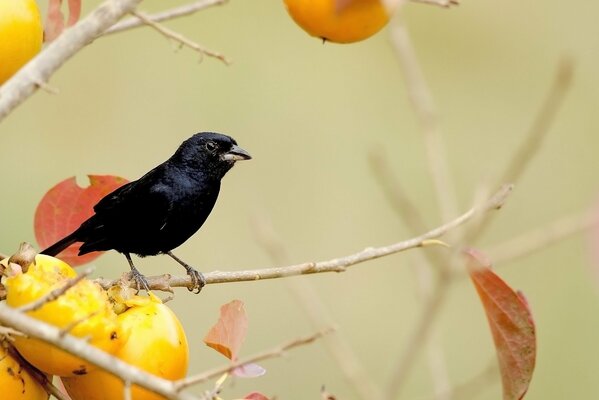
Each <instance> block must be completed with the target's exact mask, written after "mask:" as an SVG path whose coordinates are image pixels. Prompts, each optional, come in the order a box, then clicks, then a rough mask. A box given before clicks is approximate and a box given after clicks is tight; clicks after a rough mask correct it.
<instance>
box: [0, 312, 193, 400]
mask: <svg viewBox="0 0 599 400" xmlns="http://www.w3.org/2000/svg"><path fill="white" fill-rule="evenodd" d="M0 324H4V325H8V326H11V327H13V328H15V329H17V330H19V331H21V332H23V333H25V334H27V335H28V336H29V337H33V338H36V339H40V340H43V341H44V342H46V343H50V344H52V345H54V346H57V347H58V348H60V349H62V350H65V351H67V352H68V353H70V354H74V355H76V356H77V357H79V358H81V359H83V360H85V361H87V362H90V363H92V364H94V365H96V366H98V367H100V368H102V369H104V370H106V371H108V372H110V373H111V374H114V375H116V376H118V377H119V378H120V379H122V380H124V381H127V380H128V381H130V382H132V383H133V384H136V385H139V386H142V387H144V388H146V389H148V390H151V391H152V392H155V393H158V394H160V395H162V396H165V397H166V398H168V399H176V400H194V399H196V397H195V396H192V395H190V394H187V393H180V392H179V391H178V390H176V389H175V386H174V383H173V382H172V381H169V380H166V379H162V378H160V377H158V376H155V375H152V374H149V373H147V372H145V371H142V370H140V369H139V368H136V367H133V366H132V365H129V364H127V363H125V362H123V361H121V360H119V359H118V358H116V357H113V356H111V355H109V354H107V353H105V352H104V351H102V350H100V349H98V348H96V347H94V346H91V345H90V344H88V343H87V342H86V341H85V340H83V339H79V338H76V337H74V336H72V335H69V334H67V335H64V334H63V333H62V332H61V330H60V329H58V328H56V327H55V326H52V325H49V324H47V323H45V322H42V321H39V320H37V319H34V318H32V317H30V316H28V315H27V314H24V313H22V312H20V311H18V310H16V309H14V308H11V307H9V306H7V305H6V304H5V303H0Z"/></svg>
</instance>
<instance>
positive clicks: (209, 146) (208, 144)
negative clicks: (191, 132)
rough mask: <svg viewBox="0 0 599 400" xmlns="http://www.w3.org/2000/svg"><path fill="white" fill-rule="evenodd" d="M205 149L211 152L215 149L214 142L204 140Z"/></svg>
mask: <svg viewBox="0 0 599 400" xmlns="http://www.w3.org/2000/svg"><path fill="white" fill-rule="evenodd" d="M206 150H208V151H210V152H212V151H214V150H216V143H214V142H206Z"/></svg>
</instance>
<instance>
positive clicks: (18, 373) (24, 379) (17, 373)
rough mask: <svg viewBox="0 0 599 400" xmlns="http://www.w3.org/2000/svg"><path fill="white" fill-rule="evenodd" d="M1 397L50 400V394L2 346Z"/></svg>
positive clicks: (0, 369)
mask: <svg viewBox="0 0 599 400" xmlns="http://www.w3.org/2000/svg"><path fill="white" fill-rule="evenodd" d="M0 393H1V394H0V397H1V398H3V399H10V400H48V397H50V395H49V394H48V393H47V392H46V390H45V389H44V388H43V387H42V385H40V384H39V383H38V381H37V380H36V379H35V378H34V377H33V376H32V375H31V374H30V373H29V371H28V370H27V369H25V368H24V367H23V366H22V365H21V364H19V361H17V360H16V359H15V358H13V357H12V356H11V355H10V354H9V353H8V351H7V350H6V349H5V348H4V347H2V346H0Z"/></svg>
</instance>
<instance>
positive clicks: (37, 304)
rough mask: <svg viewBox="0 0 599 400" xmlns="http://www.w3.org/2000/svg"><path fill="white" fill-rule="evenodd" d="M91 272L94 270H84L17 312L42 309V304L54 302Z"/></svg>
mask: <svg viewBox="0 0 599 400" xmlns="http://www.w3.org/2000/svg"><path fill="white" fill-rule="evenodd" d="M93 270H94V269H93V268H87V269H85V270H84V271H82V272H81V273H80V274H79V275H77V276H76V277H75V278H73V279H68V280H67V281H66V282H65V283H64V284H63V285H62V286H61V287H59V288H56V289H54V290H52V291H50V292H48V293H46V294H45V295H44V296H42V297H40V298H39V299H37V300H35V301H32V302H31V303H29V304H25V305H24V306H21V307H19V308H17V310H19V311H21V312H28V311H35V310H37V309H40V308H42V307H43V306H44V304H46V303H50V302H52V301H54V300H56V299H57V298H59V297H60V296H62V295H63V294H64V293H65V292H66V291H67V290H69V289H70V288H72V287H73V286H75V285H76V284H78V283H79V282H80V281H82V280H83V279H84V278H86V277H87V276H89V274H91V273H92V272H93Z"/></svg>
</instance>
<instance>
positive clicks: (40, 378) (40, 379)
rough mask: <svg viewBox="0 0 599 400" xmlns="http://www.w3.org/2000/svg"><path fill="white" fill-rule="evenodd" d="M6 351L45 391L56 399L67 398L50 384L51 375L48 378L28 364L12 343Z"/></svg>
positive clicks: (66, 399)
mask: <svg viewBox="0 0 599 400" xmlns="http://www.w3.org/2000/svg"><path fill="white" fill-rule="evenodd" d="M8 352H9V353H10V356H11V357H12V358H14V359H15V360H17V363H18V364H19V365H20V366H21V367H23V368H24V369H25V370H27V372H28V373H29V375H31V377H32V378H33V379H34V380H35V381H37V383H38V384H40V385H41V386H42V387H43V388H44V390H45V391H46V393H48V394H50V395H52V396H54V397H55V398H56V399H57V400H69V398H68V396H66V395H65V394H64V393H63V392H62V391H61V390H60V389H58V388H57V387H56V386H54V385H53V384H52V381H51V377H50V379H48V377H47V376H46V375H44V374H43V373H42V372H40V371H39V370H38V369H36V368H35V367H33V366H32V365H31V364H29V362H27V360H25V359H24V358H23V356H21V354H19V352H18V351H17V350H16V349H15V348H14V347H13V346H12V345H9V347H8Z"/></svg>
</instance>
